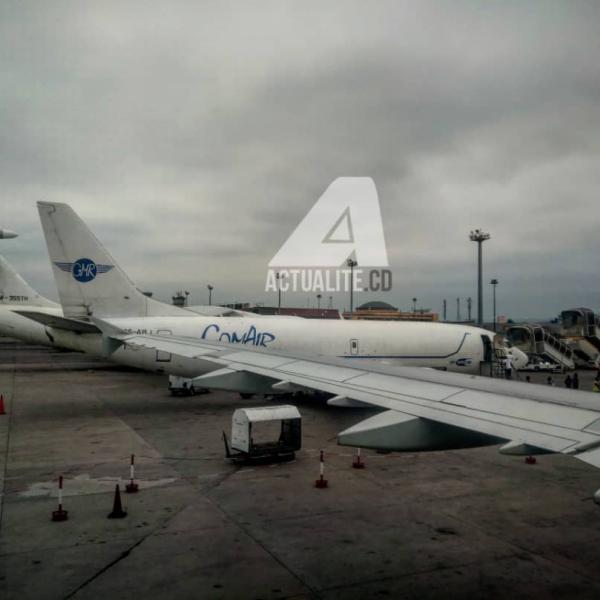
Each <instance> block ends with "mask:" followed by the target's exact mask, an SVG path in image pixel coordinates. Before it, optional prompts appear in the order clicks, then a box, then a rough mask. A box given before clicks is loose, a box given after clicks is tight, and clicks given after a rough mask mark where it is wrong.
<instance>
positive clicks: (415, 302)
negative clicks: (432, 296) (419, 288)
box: [413, 298, 417, 314]
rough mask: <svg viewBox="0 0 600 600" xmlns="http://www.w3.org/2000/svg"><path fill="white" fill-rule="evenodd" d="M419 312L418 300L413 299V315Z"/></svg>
mask: <svg viewBox="0 0 600 600" xmlns="http://www.w3.org/2000/svg"><path fill="white" fill-rule="evenodd" d="M416 312H417V299H416V298H413V314H414V313H416Z"/></svg>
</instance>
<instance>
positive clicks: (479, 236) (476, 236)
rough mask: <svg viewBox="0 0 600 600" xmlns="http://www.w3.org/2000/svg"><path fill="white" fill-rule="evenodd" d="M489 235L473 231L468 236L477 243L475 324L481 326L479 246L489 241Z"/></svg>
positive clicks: (481, 276)
mask: <svg viewBox="0 0 600 600" xmlns="http://www.w3.org/2000/svg"><path fill="white" fill-rule="evenodd" d="M490 237H491V235H490V234H489V233H485V232H484V231H482V230H481V229H474V230H473V231H471V233H470V234H469V239H470V240H471V241H472V242H477V324H478V325H479V327H482V326H483V264H482V262H483V261H482V256H481V245H482V244H483V242H485V241H487V240H489V239H490Z"/></svg>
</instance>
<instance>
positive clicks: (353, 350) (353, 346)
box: [350, 339, 358, 354]
mask: <svg viewBox="0 0 600 600" xmlns="http://www.w3.org/2000/svg"><path fill="white" fill-rule="evenodd" d="M350 354H358V340H357V339H351V340H350Z"/></svg>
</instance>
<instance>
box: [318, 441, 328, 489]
mask: <svg viewBox="0 0 600 600" xmlns="http://www.w3.org/2000/svg"><path fill="white" fill-rule="evenodd" d="M324 474H325V457H324V455H323V450H321V453H320V455H319V479H317V480H316V481H315V487H317V488H326V487H327V479H324V478H323V475H324Z"/></svg>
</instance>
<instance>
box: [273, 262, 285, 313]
mask: <svg viewBox="0 0 600 600" xmlns="http://www.w3.org/2000/svg"><path fill="white" fill-rule="evenodd" d="M283 278H284V275H282V274H281V273H280V272H279V271H277V273H275V279H277V312H278V313H279V314H281V280H282V279H283Z"/></svg>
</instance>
